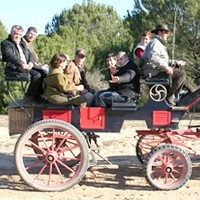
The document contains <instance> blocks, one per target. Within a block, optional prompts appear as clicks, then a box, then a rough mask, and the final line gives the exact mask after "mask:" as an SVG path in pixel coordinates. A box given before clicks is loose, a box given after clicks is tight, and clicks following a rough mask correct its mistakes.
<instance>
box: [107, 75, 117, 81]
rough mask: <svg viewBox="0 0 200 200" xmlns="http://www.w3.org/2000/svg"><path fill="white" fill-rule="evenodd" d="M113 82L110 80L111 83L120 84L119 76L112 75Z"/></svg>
mask: <svg viewBox="0 0 200 200" xmlns="http://www.w3.org/2000/svg"><path fill="white" fill-rule="evenodd" d="M111 78H112V80H110V81H109V82H110V83H118V82H119V76H113V75H111Z"/></svg>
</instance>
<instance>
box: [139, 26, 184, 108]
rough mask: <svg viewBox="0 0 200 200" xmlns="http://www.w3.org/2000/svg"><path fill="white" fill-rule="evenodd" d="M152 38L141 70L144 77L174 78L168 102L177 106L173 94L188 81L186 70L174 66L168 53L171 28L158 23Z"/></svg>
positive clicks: (144, 54)
mask: <svg viewBox="0 0 200 200" xmlns="http://www.w3.org/2000/svg"><path fill="white" fill-rule="evenodd" d="M151 32H152V33H155V35H154V36H153V38H152V40H151V41H150V42H149V43H148V45H147V46H146V48H145V51H144V53H143V55H142V63H141V71H142V74H143V76H144V77H149V75H150V76H151V77H159V78H163V77H168V76H169V75H170V76H171V78H172V85H171V87H169V88H168V94H167V98H166V100H167V102H168V104H169V105H170V106H175V105H176V103H175V102H174V101H173V94H174V93H178V92H179V91H180V89H181V88H182V87H183V86H184V85H185V83H186V73H185V71H184V70H181V69H178V68H172V67H171V66H170V62H169V56H168V53H167V47H166V46H167V38H168V35H169V29H168V26H167V25H166V24H163V25H157V26H156V28H155V29H154V30H152V31H151Z"/></svg>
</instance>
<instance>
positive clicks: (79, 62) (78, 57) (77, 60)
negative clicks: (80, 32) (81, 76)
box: [75, 55, 86, 66]
mask: <svg viewBox="0 0 200 200" xmlns="http://www.w3.org/2000/svg"><path fill="white" fill-rule="evenodd" d="M85 58H86V57H85V56H82V55H76V56H75V63H76V64H77V65H79V66H81V65H83V63H84V61H85Z"/></svg>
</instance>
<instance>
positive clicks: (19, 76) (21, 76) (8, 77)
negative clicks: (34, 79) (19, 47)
mask: <svg viewBox="0 0 200 200" xmlns="http://www.w3.org/2000/svg"><path fill="white" fill-rule="evenodd" d="M30 80H31V76H30V74H29V73H23V72H9V73H5V81H7V82H9V81H11V82H15V81H20V82H30Z"/></svg>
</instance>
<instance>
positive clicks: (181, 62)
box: [176, 60, 186, 66]
mask: <svg viewBox="0 0 200 200" xmlns="http://www.w3.org/2000/svg"><path fill="white" fill-rule="evenodd" d="M185 64H186V62H185V61H184V60H177V61H176V65H178V66H184V65H185Z"/></svg>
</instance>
